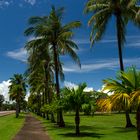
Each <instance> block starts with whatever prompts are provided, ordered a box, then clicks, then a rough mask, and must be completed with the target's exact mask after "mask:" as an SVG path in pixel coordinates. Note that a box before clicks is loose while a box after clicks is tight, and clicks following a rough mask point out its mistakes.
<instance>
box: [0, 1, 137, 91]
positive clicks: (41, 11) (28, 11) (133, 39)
mask: <svg viewBox="0 0 140 140" xmlns="http://www.w3.org/2000/svg"><path fill="white" fill-rule="evenodd" d="M85 2H86V0H0V82H1V83H3V81H7V80H9V78H10V77H11V76H12V75H13V74H14V73H23V72H24V71H25V70H26V67H27V66H26V63H25V60H26V56H27V54H26V51H25V50H24V49H23V48H24V46H25V43H26V41H28V40H29V39H30V38H27V37H25V36H24V34H23V33H24V30H25V29H26V28H27V27H28V23H27V21H28V18H29V17H30V16H43V15H47V14H48V13H49V11H50V7H51V5H55V6H57V7H60V6H64V7H65V13H64V19H63V22H64V23H67V22H70V21H74V20H80V21H81V22H82V24H83V25H82V27H81V28H80V29H78V30H75V35H74V38H73V39H74V40H75V42H76V43H77V44H78V46H79V51H77V54H78V55H79V57H80V60H81V64H82V68H81V69H79V68H78V67H77V66H76V65H75V64H74V63H73V62H72V61H71V59H70V58H69V57H68V56H66V57H62V58H61V59H62V61H63V62H64V72H65V81H68V82H72V83H76V84H78V83H80V82H87V84H88V86H89V87H93V88H94V89H96V90H97V89H100V88H101V86H102V80H103V79H106V78H109V77H114V76H115V74H116V72H117V71H118V70H119V62H118V50H117V40H116V36H115V32H116V30H115V22H114V19H113V18H112V19H111V20H110V23H109V25H108V28H107V31H106V33H105V35H104V37H103V39H102V40H101V41H99V42H97V43H96V44H95V45H94V47H93V48H92V49H91V48H90V42H89V34H90V28H89V27H88V26H87V21H88V19H89V18H90V16H89V15H84V14H83V8H84V5H85ZM126 40H127V42H126V44H125V47H124V48H123V57H124V65H125V67H128V66H131V65H132V64H133V65H136V66H137V68H139V66H140V64H139V63H140V30H139V29H138V28H136V27H135V26H133V24H132V23H129V25H128V27H127V34H126Z"/></svg>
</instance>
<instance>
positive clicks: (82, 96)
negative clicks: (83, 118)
mask: <svg viewBox="0 0 140 140" xmlns="http://www.w3.org/2000/svg"><path fill="white" fill-rule="evenodd" d="M86 86H87V85H86V83H82V84H79V86H78V87H77V88H76V89H75V88H72V89H71V88H64V89H63V95H64V100H63V103H64V106H65V107H69V110H74V111H75V125H76V127H75V130H76V135H80V127H79V125H80V114H79V113H80V109H81V108H82V105H83V104H86V103H87V95H86V93H84V89H85V88H86Z"/></svg>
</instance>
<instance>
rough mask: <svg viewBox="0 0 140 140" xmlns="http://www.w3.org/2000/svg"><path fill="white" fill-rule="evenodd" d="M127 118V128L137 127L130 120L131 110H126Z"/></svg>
mask: <svg viewBox="0 0 140 140" xmlns="http://www.w3.org/2000/svg"><path fill="white" fill-rule="evenodd" d="M125 116H126V128H129V127H135V126H134V125H133V124H132V122H131V119H130V116H129V110H126V112H125Z"/></svg>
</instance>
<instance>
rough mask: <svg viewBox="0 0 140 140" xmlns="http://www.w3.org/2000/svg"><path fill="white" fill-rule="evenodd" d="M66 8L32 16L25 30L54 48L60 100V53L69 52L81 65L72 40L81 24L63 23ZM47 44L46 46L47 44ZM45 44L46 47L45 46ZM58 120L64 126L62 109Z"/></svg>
mask: <svg viewBox="0 0 140 140" xmlns="http://www.w3.org/2000/svg"><path fill="white" fill-rule="evenodd" d="M63 11H64V8H59V9H55V7H52V10H51V12H50V14H49V16H45V17H31V18H30V19H29V24H30V25H31V27H29V28H28V29H27V30H26V31H25V35H27V36H29V35H33V36H35V37H37V38H36V40H38V45H37V46H39V45H40V44H46V45H47V46H48V47H50V48H51V49H52V50H53V59H54V71H55V80H56V93H57V98H58V100H59V99H60V87H59V71H60V69H59V66H58V63H59V61H60V58H59V55H62V54H63V55H64V54H68V55H70V56H71V57H72V58H73V60H74V61H76V62H77V63H78V64H79V65H80V61H79V58H78V56H77V55H76V53H75V49H78V46H77V45H76V44H75V43H74V42H73V41H72V36H73V29H74V28H77V27H79V26H80V25H81V23H80V22H79V21H75V22H71V23H68V24H65V25H63V24H62V17H63ZM46 45H45V46H46ZM45 46H44V47H45ZM57 116H58V119H57V122H58V124H59V126H60V127H63V126H64V125H65V124H64V120H63V116H62V110H59V113H58V115H57Z"/></svg>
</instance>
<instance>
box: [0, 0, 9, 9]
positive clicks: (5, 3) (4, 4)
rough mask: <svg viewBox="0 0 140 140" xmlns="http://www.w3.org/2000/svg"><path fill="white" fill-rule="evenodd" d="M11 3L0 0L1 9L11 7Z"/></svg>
mask: <svg viewBox="0 0 140 140" xmlns="http://www.w3.org/2000/svg"><path fill="white" fill-rule="evenodd" d="M10 3H11V1H6V0H0V7H1V8H2V7H3V6H9V5H10Z"/></svg>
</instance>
